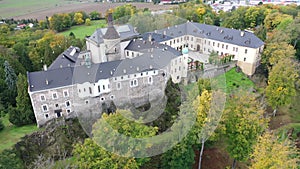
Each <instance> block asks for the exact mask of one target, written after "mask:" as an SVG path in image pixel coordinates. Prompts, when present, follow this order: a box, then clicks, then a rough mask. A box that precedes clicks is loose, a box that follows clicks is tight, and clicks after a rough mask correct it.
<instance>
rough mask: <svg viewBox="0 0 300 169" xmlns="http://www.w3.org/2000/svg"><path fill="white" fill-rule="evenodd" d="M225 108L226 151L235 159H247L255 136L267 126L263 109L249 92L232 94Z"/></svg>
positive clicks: (233, 166)
mask: <svg viewBox="0 0 300 169" xmlns="http://www.w3.org/2000/svg"><path fill="white" fill-rule="evenodd" d="M227 105H228V106H227V108H226V110H225V127H226V137H227V138H226V142H227V151H228V153H229V155H230V156H231V157H232V158H233V159H234V162H233V164H232V168H235V164H236V160H237V161H247V160H248V158H249V155H250V153H252V146H253V145H254V143H255V142H256V139H257V137H258V136H259V135H260V134H261V133H262V131H263V130H264V129H265V128H266V126H267V120H266V119H264V117H263V113H264V111H263V110H262V108H261V107H260V104H259V102H258V101H257V100H256V99H255V98H254V96H252V95H251V94H249V93H242V95H241V96H240V97H237V96H233V98H231V100H230V101H229V103H228V104H227Z"/></svg>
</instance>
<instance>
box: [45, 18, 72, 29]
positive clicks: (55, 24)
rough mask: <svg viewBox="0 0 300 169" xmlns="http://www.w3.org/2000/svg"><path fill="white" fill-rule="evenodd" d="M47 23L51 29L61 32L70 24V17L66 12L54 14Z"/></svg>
mask: <svg viewBox="0 0 300 169" xmlns="http://www.w3.org/2000/svg"><path fill="white" fill-rule="evenodd" d="M49 23H50V28H51V29H52V30H55V31H57V32H61V31H63V30H66V29H69V28H70V27H71V26H72V19H71V17H70V15H68V14H54V15H53V16H52V17H50V18H49Z"/></svg>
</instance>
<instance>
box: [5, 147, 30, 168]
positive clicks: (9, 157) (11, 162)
mask: <svg viewBox="0 0 300 169" xmlns="http://www.w3.org/2000/svg"><path fill="white" fill-rule="evenodd" d="M8 168H14V169H23V168H25V166H24V164H23V162H22V160H21V159H20V158H19V157H18V155H17V153H16V152H15V151H14V150H8V149H6V150H3V151H2V152H1V153H0V169H8Z"/></svg>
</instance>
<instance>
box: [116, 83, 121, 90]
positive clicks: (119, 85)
mask: <svg viewBox="0 0 300 169" xmlns="http://www.w3.org/2000/svg"><path fill="white" fill-rule="evenodd" d="M117 89H118V90H120V89H121V83H120V82H119V83H117Z"/></svg>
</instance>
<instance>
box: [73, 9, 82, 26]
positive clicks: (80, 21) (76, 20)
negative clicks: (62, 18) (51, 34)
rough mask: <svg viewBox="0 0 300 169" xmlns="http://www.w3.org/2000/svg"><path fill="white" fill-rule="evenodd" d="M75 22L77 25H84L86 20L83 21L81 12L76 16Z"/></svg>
mask: <svg viewBox="0 0 300 169" xmlns="http://www.w3.org/2000/svg"><path fill="white" fill-rule="evenodd" d="M74 22H75V23H76V24H77V25H80V24H83V22H84V20H83V15H82V13H80V12H77V13H75V14H74Z"/></svg>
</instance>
